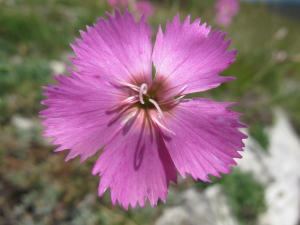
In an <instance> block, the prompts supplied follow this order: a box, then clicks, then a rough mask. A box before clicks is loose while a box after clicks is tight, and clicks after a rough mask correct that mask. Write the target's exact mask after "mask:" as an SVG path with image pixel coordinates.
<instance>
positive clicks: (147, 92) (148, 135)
mask: <svg viewBox="0 0 300 225" xmlns="http://www.w3.org/2000/svg"><path fill="white" fill-rule="evenodd" d="M107 17H108V20H107V21H106V20H104V19H103V18H100V19H99V20H98V23H97V24H96V25H94V27H87V32H83V31H80V33H81V36H82V40H81V39H77V40H76V41H77V45H72V48H73V49H74V52H75V54H76V55H77V58H71V59H70V60H71V62H72V63H73V64H74V66H75V67H77V68H78V69H79V70H78V71H76V70H73V69H71V68H69V67H68V70H69V71H70V73H71V76H64V75H60V76H58V77H57V76H53V77H54V79H56V80H57V81H58V83H59V84H58V85H48V86H47V87H44V89H45V90H46V91H47V92H46V93H45V94H44V95H45V96H47V97H48V98H49V99H48V100H44V101H43V102H42V103H43V104H44V105H46V106H49V108H48V109H45V110H43V111H41V113H40V115H41V117H44V118H46V120H45V121H43V124H44V125H45V126H46V130H45V134H44V135H45V136H46V137H52V138H55V141H54V142H53V144H55V145H60V147H58V148H57V149H56V150H55V151H62V150H67V149H71V150H70V152H69V154H68V156H67V158H66V160H69V159H72V158H74V157H76V156H80V157H81V161H84V160H85V159H86V158H88V157H90V156H92V155H94V154H95V153H96V152H97V151H99V150H100V149H101V148H104V149H103V152H102V154H101V155H100V157H99V159H98V160H97V162H96V164H95V166H94V168H93V171H92V173H93V174H94V175H95V174H98V173H99V175H100V176H101V180H100V184H99V189H98V193H99V195H102V194H103V193H104V192H105V191H106V190H107V189H108V188H110V190H111V198H112V202H113V204H115V203H116V201H117V200H118V201H119V203H120V204H121V205H122V206H123V207H124V208H125V209H127V208H128V206H129V205H131V206H132V207H133V208H134V207H135V206H136V204H137V203H139V204H140V206H142V207H143V206H144V205H145V203H146V200H147V199H149V202H150V205H151V206H154V205H156V204H157V201H158V199H159V198H160V199H162V200H163V201H164V200H165V198H166V194H167V192H168V186H169V182H170V181H173V182H175V183H176V181H177V173H176V169H177V171H178V172H179V174H180V175H181V176H182V177H185V176H186V173H187V174H190V175H191V176H192V177H193V178H194V179H201V180H203V181H206V182H208V181H210V179H209V177H208V174H211V175H213V176H217V177H220V175H219V173H220V172H221V173H229V172H230V167H229V165H230V164H231V165H235V164H236V163H235V161H234V160H233V158H240V157H241V156H240V155H239V154H238V153H237V151H239V150H242V148H243V147H244V144H243V142H242V139H243V138H246V135H244V134H243V133H241V132H240V131H239V130H238V128H240V127H245V125H243V124H241V123H239V122H238V117H239V116H240V115H241V114H238V113H235V112H232V111H230V110H228V109H226V108H227V107H229V106H231V105H233V103H221V102H213V101H211V100H208V99H203V98H194V99H184V98H183V97H184V95H185V94H189V93H193V92H200V91H205V90H208V89H211V88H215V87H217V86H219V85H220V84H221V83H223V82H226V81H230V80H233V79H234V78H232V77H222V76H218V74H219V73H220V72H221V71H222V70H224V69H226V68H227V67H228V66H229V65H230V64H231V63H232V62H233V61H234V57H235V54H236V51H227V47H228V46H229V44H230V40H228V41H226V42H223V41H224V38H225V34H224V33H222V32H221V31H218V30H214V31H210V27H207V26H206V24H202V25H200V19H197V20H196V21H194V22H192V23H190V18H189V17H187V18H186V19H185V21H184V22H183V23H180V19H179V15H176V16H175V17H174V19H173V21H172V22H171V23H170V22H168V23H167V26H166V31H165V32H164V33H163V32H162V29H161V28H160V27H159V30H158V33H157V36H156V41H155V44H154V48H153V49H152V45H151V38H150V34H149V33H150V32H149V27H148V24H147V23H146V22H145V18H144V17H142V18H141V19H140V21H139V22H136V21H135V20H134V18H133V16H132V15H131V14H130V13H129V12H128V11H127V10H125V13H124V16H122V15H121V14H120V13H119V11H118V10H115V17H113V16H112V15H110V14H108V13H107ZM152 63H153V64H154V67H155V77H154V79H152Z"/></svg>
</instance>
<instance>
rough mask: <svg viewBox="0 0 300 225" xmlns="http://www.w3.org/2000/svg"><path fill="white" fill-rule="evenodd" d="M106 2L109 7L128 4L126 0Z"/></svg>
mask: <svg viewBox="0 0 300 225" xmlns="http://www.w3.org/2000/svg"><path fill="white" fill-rule="evenodd" d="M107 3H108V4H109V5H110V6H111V7H116V6H126V5H127V4H128V0H107Z"/></svg>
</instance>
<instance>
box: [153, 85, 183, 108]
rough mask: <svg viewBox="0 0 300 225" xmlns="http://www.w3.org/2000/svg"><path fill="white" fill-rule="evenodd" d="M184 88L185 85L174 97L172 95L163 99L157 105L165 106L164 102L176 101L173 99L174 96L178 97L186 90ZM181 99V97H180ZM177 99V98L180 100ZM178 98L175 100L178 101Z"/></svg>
mask: <svg viewBox="0 0 300 225" xmlns="http://www.w3.org/2000/svg"><path fill="white" fill-rule="evenodd" d="M186 87H187V85H185V86H184V87H183V88H181V89H180V90H179V91H178V92H177V93H176V94H174V95H172V96H171V97H168V98H165V99H162V100H161V101H159V102H158V103H159V104H160V105H162V104H165V102H170V100H172V101H173V100H176V99H174V96H178V95H180V94H181V93H182V92H183V91H184V90H185V89H186ZM183 96H184V95H183ZM180 97H181V96H180ZM180 97H179V98H180ZM179 98H177V99H179ZM181 98H183V97H181Z"/></svg>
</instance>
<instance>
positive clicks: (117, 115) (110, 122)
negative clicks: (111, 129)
mask: <svg viewBox="0 0 300 225" xmlns="http://www.w3.org/2000/svg"><path fill="white" fill-rule="evenodd" d="M130 106H131V105H128V106H126V107H125V108H123V109H122V110H120V111H119V112H118V113H117V114H116V115H115V116H114V117H113V118H112V119H111V120H110V121H109V122H108V124H112V123H113V122H115V121H116V120H117V119H118V118H119V117H120V116H121V115H122V114H123V113H124V112H125V111H126V110H127V109H128V108H129V107H130Z"/></svg>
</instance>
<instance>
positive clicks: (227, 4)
mask: <svg viewBox="0 0 300 225" xmlns="http://www.w3.org/2000/svg"><path fill="white" fill-rule="evenodd" d="M215 8H216V11H217V14H216V22H217V23H218V24H220V25H222V26H229V25H230V24H231V23H232V18H233V17H234V16H235V15H236V14H237V13H238V12H239V1H238V0H218V1H217V3H216V5H215Z"/></svg>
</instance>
